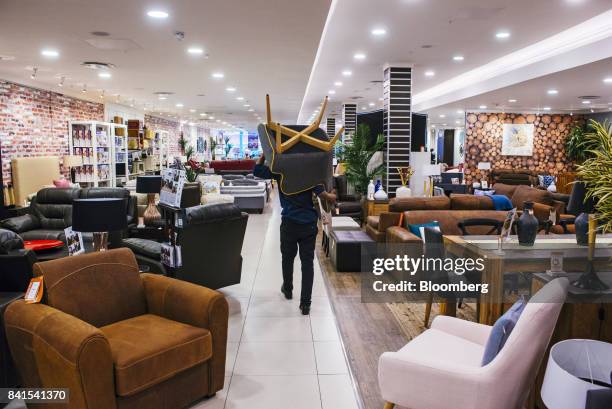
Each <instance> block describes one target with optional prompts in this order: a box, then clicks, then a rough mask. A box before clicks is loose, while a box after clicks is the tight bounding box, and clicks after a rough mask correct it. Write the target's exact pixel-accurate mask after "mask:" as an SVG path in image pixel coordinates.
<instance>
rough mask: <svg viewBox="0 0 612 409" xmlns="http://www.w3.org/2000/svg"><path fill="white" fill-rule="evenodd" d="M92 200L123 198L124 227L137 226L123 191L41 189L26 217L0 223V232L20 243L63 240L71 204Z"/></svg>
mask: <svg viewBox="0 0 612 409" xmlns="http://www.w3.org/2000/svg"><path fill="white" fill-rule="evenodd" d="M93 198H125V199H126V214H127V221H128V226H130V225H134V224H136V223H137V220H138V216H137V214H138V213H137V209H136V198H135V197H134V196H130V192H129V191H128V190H127V189H122V188H104V187H91V188H85V189H78V188H45V189H41V190H39V191H38V193H36V196H35V197H34V198H33V199H32V203H31V204H30V207H29V209H28V214H26V215H23V216H17V217H12V218H9V219H6V220H2V221H0V228H4V229H8V230H11V231H14V232H15V233H18V234H19V235H20V236H21V237H22V238H23V239H24V240H65V237H64V229H65V228H66V227H69V226H71V225H72V201H73V200H74V199H93Z"/></svg>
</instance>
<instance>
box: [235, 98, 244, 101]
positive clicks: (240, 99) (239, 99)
mask: <svg viewBox="0 0 612 409" xmlns="http://www.w3.org/2000/svg"><path fill="white" fill-rule="evenodd" d="M236 99H237V100H238V101H244V97H236Z"/></svg>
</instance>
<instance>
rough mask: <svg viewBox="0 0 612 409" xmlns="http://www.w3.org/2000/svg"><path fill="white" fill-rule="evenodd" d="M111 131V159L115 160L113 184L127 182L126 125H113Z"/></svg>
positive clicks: (128, 172) (127, 150)
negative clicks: (112, 141) (112, 148)
mask: <svg viewBox="0 0 612 409" xmlns="http://www.w3.org/2000/svg"><path fill="white" fill-rule="evenodd" d="M111 130H112V139H113V140H114V149H115V152H114V154H113V158H114V159H115V165H114V172H115V184H117V182H118V181H119V180H121V181H124V180H126V181H127V180H129V174H130V169H129V166H128V162H129V154H130V153H129V149H128V136H127V135H128V132H127V126H126V125H123V124H118V123H113V124H112V127H111Z"/></svg>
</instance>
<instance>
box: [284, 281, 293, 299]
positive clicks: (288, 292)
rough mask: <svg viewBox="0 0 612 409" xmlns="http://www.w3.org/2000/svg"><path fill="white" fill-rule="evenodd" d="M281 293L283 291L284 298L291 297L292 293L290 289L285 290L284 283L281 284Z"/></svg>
mask: <svg viewBox="0 0 612 409" xmlns="http://www.w3.org/2000/svg"><path fill="white" fill-rule="evenodd" d="M281 293H283V295H284V296H285V298H286V299H288V300H290V299H292V298H293V294H291V291H287V290H285V284H283V285H281Z"/></svg>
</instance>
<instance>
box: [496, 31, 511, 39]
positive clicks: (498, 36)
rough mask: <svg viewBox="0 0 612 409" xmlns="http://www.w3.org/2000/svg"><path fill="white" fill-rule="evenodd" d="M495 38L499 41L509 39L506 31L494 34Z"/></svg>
mask: <svg viewBox="0 0 612 409" xmlns="http://www.w3.org/2000/svg"><path fill="white" fill-rule="evenodd" d="M495 37H496V38H499V39H504V38H509V37H510V33H509V32H508V31H498V32H497V33H496V34H495Z"/></svg>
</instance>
